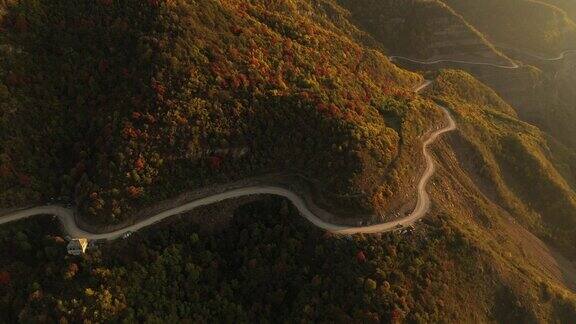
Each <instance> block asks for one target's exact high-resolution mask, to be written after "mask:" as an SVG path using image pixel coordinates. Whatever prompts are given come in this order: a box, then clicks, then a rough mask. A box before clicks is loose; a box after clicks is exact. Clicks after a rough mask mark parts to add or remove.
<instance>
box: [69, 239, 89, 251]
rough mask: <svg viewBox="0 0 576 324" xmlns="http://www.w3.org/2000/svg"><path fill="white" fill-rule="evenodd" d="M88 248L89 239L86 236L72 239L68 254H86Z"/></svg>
mask: <svg viewBox="0 0 576 324" xmlns="http://www.w3.org/2000/svg"><path fill="white" fill-rule="evenodd" d="M87 248H88V240H87V239H85V238H79V239H71V240H70V242H68V246H67V247H66V249H67V250H68V254H72V255H80V254H84V252H86V249H87Z"/></svg>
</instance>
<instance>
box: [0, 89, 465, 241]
mask: <svg viewBox="0 0 576 324" xmlns="http://www.w3.org/2000/svg"><path fill="white" fill-rule="evenodd" d="M430 84H432V82H431V81H428V80H426V81H424V82H423V83H422V85H420V86H419V87H417V88H416V89H415V90H414V91H415V92H420V91H422V90H423V89H425V88H426V87H428V86H429V85H430ZM440 108H441V109H442V110H443V111H444V114H445V116H446V120H447V121H448V125H447V126H445V127H442V128H440V129H438V130H436V131H433V132H432V133H430V135H429V136H428V138H427V139H426V140H425V141H424V143H423V146H422V151H423V154H424V158H425V161H426V170H425V172H424V174H423V175H422V177H421V178H420V181H419V182H418V186H417V193H418V201H417V203H416V207H415V208H414V210H413V211H412V212H411V213H410V214H409V215H407V216H406V217H404V218H401V219H398V220H394V221H391V222H386V223H382V224H376V225H369V226H362V227H352V226H342V225H335V224H331V223H328V222H326V221H324V220H322V219H321V218H320V217H318V216H316V215H315V214H314V213H313V212H312V211H311V210H310V209H309V208H308V207H307V205H306V202H305V201H304V200H303V199H302V198H301V197H299V196H298V195H297V194H296V193H294V192H292V191H290V190H288V189H285V188H282V187H275V186H252V187H245V188H239V189H234V190H230V191H226V192H223V193H219V194H215V195H212V196H208V197H205V198H201V199H197V200H194V201H192V202H189V203H186V204H184V205H181V206H179V207H176V208H173V209H169V210H166V211H163V212H161V213H159V214H157V215H154V216H152V217H149V218H147V219H144V220H142V221H140V222H138V223H136V224H134V225H131V226H128V227H125V228H123V229H120V230H116V231H112V232H109V233H101V234H96V233H90V232H87V231H85V230H82V229H81V228H79V227H78V225H77V224H76V222H75V217H74V211H73V210H72V209H69V208H64V207H60V206H41V207H34V208H30V209H25V210H20V211H16V212H13V213H10V214H7V215H4V216H2V217H0V225H2V224H6V223H9V222H14V221H18V220H21V219H25V218H28V217H31V216H35V215H54V216H56V217H58V219H59V220H60V222H61V223H62V225H63V227H64V231H65V232H66V233H67V234H68V235H69V236H71V237H78V238H79V237H84V238H88V239H90V240H101V239H104V240H115V239H118V238H120V237H122V236H123V235H124V234H125V233H127V232H135V231H138V230H140V229H142V228H145V227H148V226H151V225H153V224H155V223H158V222H160V221H162V220H164V219H166V218H168V217H171V216H174V215H178V214H181V213H184V212H187V211H190V210H193V209H195V208H197V207H200V206H206V205H211V204H214V203H217V202H220V201H224V200H228V199H233V198H239V197H244V196H250V195H263V194H268V195H275V196H280V197H284V198H286V199H288V200H290V201H291V202H292V204H293V205H294V206H295V207H296V208H297V209H298V211H299V212H300V214H301V215H302V216H303V217H305V218H306V219H307V220H309V221H310V222H311V223H312V224H314V225H315V226H317V227H319V228H322V229H324V230H327V231H330V232H333V233H336V234H358V233H367V234H369V233H383V232H388V231H392V230H394V229H397V228H399V227H403V226H407V225H410V224H413V223H414V222H416V221H417V220H419V219H421V218H422V217H424V216H425V215H426V213H427V212H428V211H429V209H430V197H429V195H428V192H427V191H426V185H427V184H428V181H429V180H430V178H431V177H432V175H433V174H434V172H435V170H436V167H435V163H434V159H433V158H432V155H431V153H430V152H429V150H428V147H429V146H430V145H431V144H432V143H434V142H435V141H436V140H437V139H438V137H439V136H440V135H442V134H444V133H446V132H450V131H452V130H455V129H456V123H455V121H454V119H452V116H450V113H449V112H448V110H447V109H446V108H444V107H441V106H440Z"/></svg>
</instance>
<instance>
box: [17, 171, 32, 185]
mask: <svg viewBox="0 0 576 324" xmlns="http://www.w3.org/2000/svg"><path fill="white" fill-rule="evenodd" d="M18 182H20V185H22V186H24V187H29V186H30V184H31V183H32V180H31V179H30V177H29V176H27V175H25V174H21V175H19V176H18Z"/></svg>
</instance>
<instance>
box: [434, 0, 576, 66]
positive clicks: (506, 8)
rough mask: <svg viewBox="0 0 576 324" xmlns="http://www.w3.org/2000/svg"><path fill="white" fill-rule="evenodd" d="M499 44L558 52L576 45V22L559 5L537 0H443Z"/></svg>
mask: <svg viewBox="0 0 576 324" xmlns="http://www.w3.org/2000/svg"><path fill="white" fill-rule="evenodd" d="M443 1H444V2H445V3H447V4H448V5H450V6H451V7H452V8H454V10H456V11H457V12H459V13H460V14H462V16H464V17H465V19H466V20H467V21H469V22H470V23H471V24H473V25H474V26H476V28H478V29H479V30H480V31H482V33H485V34H486V35H487V36H488V37H489V38H490V40H491V41H493V42H496V44H505V45H508V46H515V47H518V48H521V49H528V50H532V51H535V52H537V53H545V54H549V55H555V54H557V53H558V52H560V51H562V50H564V49H570V48H573V47H574V46H576V24H575V23H574V22H573V21H572V20H571V19H570V18H569V17H568V16H567V14H566V13H565V12H564V11H562V10H561V9H559V8H558V7H555V6H551V5H548V4H545V3H543V2H541V1H533V0H486V1H473V0H443Z"/></svg>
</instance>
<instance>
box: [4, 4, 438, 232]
mask: <svg viewBox="0 0 576 324" xmlns="http://www.w3.org/2000/svg"><path fill="white" fill-rule="evenodd" d="M3 6H4V8H3V11H2V12H3V13H2V28H3V30H4V31H5V32H4V33H2V36H0V37H1V43H2V44H3V45H2V53H3V54H4V55H2V62H1V71H0V83H1V84H2V87H1V88H0V98H1V99H0V100H1V101H2V105H1V109H2V110H1V112H0V113H1V115H0V123H1V125H2V127H0V143H1V144H2V145H1V146H0V147H1V152H0V162H1V165H0V170H1V172H0V188H1V190H0V203H1V205H2V206H4V207H9V206H14V205H16V206H18V205H22V204H31V203H37V202H41V201H46V200H48V199H49V198H52V197H62V196H63V197H68V198H67V200H70V201H71V202H73V203H74V204H77V205H79V206H80V207H81V212H82V213H83V214H85V215H86V218H87V220H88V221H92V222H105V223H116V222H120V221H122V220H125V219H126V218H127V217H128V216H130V215H131V214H132V213H133V212H134V211H135V210H138V209H139V208H140V207H142V206H147V205H150V204H152V203H155V202H157V201H159V200H162V199H165V198H170V197H173V196H175V195H177V194H179V193H182V192H184V191H186V190H190V189H195V188H199V187H204V186H207V185H210V184H212V183H217V182H226V181H231V180H234V179H240V178H246V177H250V176H254V175H262V174H267V173H275V172H285V173H300V174H303V175H306V176H308V177H312V178H314V179H315V180H317V181H318V182H322V183H323V184H324V186H325V187H326V188H329V190H327V191H329V192H331V193H334V194H340V195H344V194H347V193H356V194H357V193H360V195H359V196H358V197H359V198H358V199H356V201H349V202H348V205H349V206H354V207H355V208H356V209H360V210H365V211H367V210H372V209H373V206H377V207H378V206H379V207H385V206H386V204H387V202H388V201H389V200H390V199H391V198H392V193H395V192H398V191H402V188H401V187H402V186H407V185H411V184H409V183H406V182H402V181H400V179H401V178H403V177H404V176H405V175H407V174H408V176H409V173H413V172H416V171H417V170H413V169H412V170H411V169H407V168H405V167H401V164H402V163H401V162H402V161H405V160H407V159H408V160H413V159H414V158H415V157H416V156H415V154H414V153H412V151H416V152H418V149H417V147H416V146H415V145H416V143H417V139H418V137H419V136H420V135H421V134H422V133H423V132H425V131H426V130H427V129H428V128H429V127H430V125H431V122H433V120H434V119H435V118H434V116H435V114H437V110H434V109H431V108H430V106H429V105H427V104H426V103H424V102H421V101H418V100H417V99H415V98H414V97H413V95H412V94H411V89H412V87H414V86H415V85H417V84H418V83H419V82H420V81H421V77H420V76H418V75H415V74H412V73H409V72H406V71H403V70H400V69H398V68H397V67H395V66H394V65H392V64H391V63H389V61H388V60H387V59H386V58H385V57H384V56H383V54H381V53H380V52H379V51H376V50H374V49H370V48H366V47H364V46H363V45H361V44H359V43H357V42H356V41H355V40H354V39H353V37H352V36H349V35H350V34H353V33H354V30H350V28H352V27H350V28H349V29H347V30H346V31H341V30H340V29H338V28H337V27H335V25H334V24H332V23H331V21H330V20H328V18H327V16H326V14H325V13H324V11H323V10H324V9H323V8H322V7H314V5H312V4H309V3H307V2H306V1H279V2H275V3H274V4H268V3H267V2H265V1H251V2H246V1H233V0H230V1H213V0H202V1H195V2H190V1H104V0H102V1H88V0H86V1H75V2H73V3H69V2H68V1H30V0H22V1H11V2H8V4H4V5H3ZM350 26H351V25H350ZM356 33H360V31H356ZM423 116H427V117H426V118H423ZM405 147H406V149H403V148H405ZM411 148H412V149H411ZM385 175H386V176H387V179H384V176H385ZM382 184H383V185H382ZM328 198H330V197H328ZM64 199H65V200H66V198H64Z"/></svg>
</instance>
